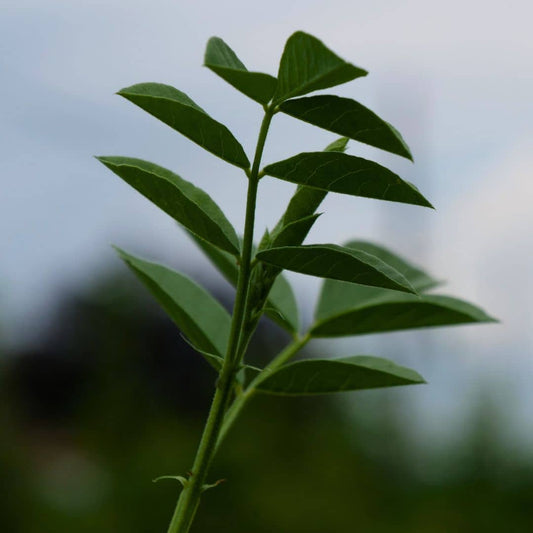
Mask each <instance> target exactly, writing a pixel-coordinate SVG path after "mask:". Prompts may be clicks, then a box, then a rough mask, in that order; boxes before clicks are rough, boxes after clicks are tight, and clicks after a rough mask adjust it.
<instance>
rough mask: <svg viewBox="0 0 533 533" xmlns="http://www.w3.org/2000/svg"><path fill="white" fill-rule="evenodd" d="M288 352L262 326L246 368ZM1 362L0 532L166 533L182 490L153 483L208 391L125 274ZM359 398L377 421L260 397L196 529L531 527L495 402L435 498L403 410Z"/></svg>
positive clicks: (530, 490)
mask: <svg viewBox="0 0 533 533" xmlns="http://www.w3.org/2000/svg"><path fill="white" fill-rule="evenodd" d="M213 292H214V293H215V294H217V295H218V296H219V298H220V300H221V301H223V302H225V303H226V304H228V303H229V302H228V298H227V296H226V295H225V294H224V293H223V291H221V290H220V289H217V288H216V287H215V288H214V290H213ZM282 341H283V333H281V332H279V331H278V330H277V329H275V326H273V325H271V324H270V323H267V322H265V323H264V324H263V325H262V327H261V328H260V330H259V331H258V335H257V337H256V339H255V346H254V350H253V352H254V353H255V354H257V356H256V357H257V360H256V363H258V364H261V363H263V362H264V361H265V360H267V359H268V357H269V356H270V355H271V354H272V353H273V351H274V350H275V349H277V348H278V347H279V346H278V344H281V342H282ZM11 355H12V357H9V358H4V359H3V360H2V361H1V364H2V368H1V371H0V379H1V380H2V383H1V388H0V400H1V401H0V417H1V422H2V433H3V434H2V438H1V439H0V475H1V479H2V484H3V487H4V490H3V491H2V498H1V499H0V514H1V516H2V531H6V532H9V533H37V532H39V533H42V532H43V531H45V532H54V533H61V532H62V531H65V532H67V531H69V532H70V531H76V532H77V533H85V532H87V533H89V532H91V533H92V532H94V531H113V532H114V533H122V532H124V533H126V532H127V533H153V531H155V530H159V531H163V530H164V528H165V527H166V522H165V523H163V522H161V518H162V517H163V518H164V519H165V520H166V512H165V511H166V510H167V509H168V508H169V507H171V506H172V504H173V502H174V501H175V497H176V492H177V491H178V490H179V485H178V484H177V483H175V482H173V481H161V482H160V483H158V484H156V485H153V484H152V483H151V480H152V479H153V478H155V477H157V476H159V475H163V474H178V473H181V472H183V471H184V470H185V469H186V468H187V467H188V464H187V461H188V458H189V457H190V456H191V454H192V453H193V451H194V448H195V446H196V444H197V443H196V439H197V438H198V434H199V432H200V429H201V427H200V426H201V421H202V419H203V416H201V415H202V414H203V413H204V412H205V410H206V409H207V408H208V404H209V400H210V394H211V392H210V391H211V389H212V380H213V379H214V378H215V374H214V373H213V372H212V370H211V369H210V368H209V366H208V365H207V364H206V363H205V362H204V360H203V359H202V358H200V357H198V355H197V354H195V353H194V352H193V350H192V349H190V347H189V346H188V345H187V344H186V343H185V342H184V341H182V340H181V338H180V336H179V332H178V331H177V329H176V328H175V327H174V326H173V325H172V324H171V323H170V321H169V320H168V319H167V318H165V317H164V315H163V313H162V312H160V311H159V310H158V309H157V308H156V307H155V305H154V304H153V303H152V302H151V301H149V300H147V297H146V296H145V294H144V293H142V292H141V293H140V294H139V292H138V285H137V283H136V282H135V281H134V280H133V279H132V278H131V276H128V277H123V276H122V275H121V276H115V275H112V276H109V277H107V278H105V279H102V280H101V282H100V283H99V284H98V286H97V287H95V288H93V289H91V290H89V291H87V292H85V293H83V295H82V296H79V295H78V296H71V297H69V298H67V299H65V301H64V303H63V305H62V306H61V308H60V310H59V312H58V313H57V318H56V320H55V321H54V325H53V326H52V327H51V329H50V331H49V332H48V335H47V336H46V338H43V339H42V343H41V344H40V346H39V347H38V348H34V349H32V350H27V351H24V352H22V353H16V354H11ZM368 394H372V393H368ZM378 394H379V392H378ZM367 397H368V396H367ZM357 398H358V401H359V404H360V406H361V409H365V408H367V409H372V408H373V409H379V414H380V416H376V417H374V418H375V419H376V420H378V421H379V422H375V423H374V424H373V425H372V426H369V425H368V418H367V417H365V418H364V419H363V418H362V419H361V420H360V421H358V422H355V423H353V422H352V423H351V425H350V426H348V424H347V421H346V417H345V416H344V414H343V411H342V409H341V408H340V404H339V403H337V402H336V401H334V400H332V401H329V402H324V401H323V399H322V398H321V399H319V400H318V401H315V399H313V398H296V399H284V398H275V397H266V396H265V397H261V396H259V397H258V398H256V399H255V401H254V403H253V404H252V405H251V406H250V408H249V409H248V410H247V411H246V412H245V414H244V417H245V418H246V420H243V421H242V424H241V423H240V424H238V425H237V426H236V428H235V429H234V431H233V432H232V433H231V434H230V435H229V438H228V440H227V441H226V442H225V443H224V446H223V448H222V449H221V454H220V460H219V461H218V463H217V465H216V470H215V471H214V472H213V476H214V477H213V481H214V480H215V479H217V476H218V477H220V478H223V477H225V475H226V473H227V472H231V478H230V479H228V480H227V483H225V484H223V485H221V486H220V487H219V488H218V489H217V494H216V495H215V496H216V497H215V496H212V495H211V494H210V493H207V495H206V502H205V511H204V513H202V514H201V515H200V516H199V517H198V522H197V523H196V524H195V526H194V528H193V530H194V531H195V532H198V533H200V532H208V531H217V532H228V533H240V532H241V531H242V532H243V533H244V532H246V533H249V532H250V531H253V532H254V533H267V532H268V533H272V532H274V531H275V532H278V531H279V532H280V533H325V532H328V533H333V532H335V533H336V532H339V533H341V532H344V531H352V530H354V529H356V530H358V531H365V532H366V531H368V532H372V533H398V532H403V531H405V532H409V533H419V532H420V533H422V532H423V533H426V532H431V533H435V532H436V533H439V532H446V533H449V532H454V533H455V532H458V533H461V532H465V533H466V532H475V531H484V532H487V531H488V532H492V531H494V532H496V531H497V532H499V533H500V532H501V531H509V532H514V533H519V532H524V533H525V532H529V531H530V530H531V526H532V523H533V521H532V515H531V511H530V502H531V501H532V498H533V470H532V469H531V466H529V467H528V466H527V465H525V464H517V463H516V462H513V461H509V459H508V458H507V457H506V454H505V449H502V448H499V447H497V446H494V441H495V433H496V432H497V427H495V426H494V424H490V423H487V421H490V420H491V416H492V415H493V411H492V410H491V408H490V403H487V402H483V403H482V404H481V408H480V410H479V411H478V412H477V415H476V416H475V417H474V419H473V421H472V424H471V428H472V434H471V437H470V439H469V440H468V441H467V444H466V445H464V446H465V448H464V449H463V450H462V451H461V453H462V455H461V457H460V458H459V459H458V461H460V465H461V468H458V469H456V470H454V473H453V474H452V475H449V476H447V477H446V479H445V481H442V482H441V483H440V484H435V485H431V486H429V485H427V484H425V483H424V482H422V481H421V480H420V479H419V478H418V477H417V476H416V475H415V474H414V473H412V472H413V471H414V470H415V469H414V468H413V466H414V465H415V464H416V462H417V457H416V455H413V454H412V452H411V450H410V448H409V446H407V445H406V443H405V441H404V439H403V437H402V430H401V425H400V424H399V423H397V420H396V418H395V413H396V410H395V408H394V407H395V406H394V403H393V402H397V401H398V398H399V397H398V396H395V397H394V399H393V396H389V395H383V397H382V398H381V399H380V401H379V402H365V395H363V396H361V395H358V396H357ZM365 420H366V421H365ZM244 428H246V430H245V429H244ZM176 443H178V445H176ZM452 452H453V451H450V453H452ZM453 453H457V451H455V452H453ZM387 456H389V457H391V458H392V457H393V458H394V460H389V461H387V460H385V459H386V457H387ZM234 517H239V519H238V521H237V520H236V519H234ZM154 524H159V525H158V527H157V528H156V529H154Z"/></svg>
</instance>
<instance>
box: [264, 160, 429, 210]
mask: <svg viewBox="0 0 533 533" xmlns="http://www.w3.org/2000/svg"><path fill="white" fill-rule="evenodd" d="M263 171H264V173H265V174H268V175H269V176H274V177H275V178H279V179H282V180H285V181H290V182H293V183H299V184H302V185H306V186H308V187H316V188H317V189H322V190H326V191H332V192H338V193H342V194H351V195H353V196H364V197H366V198H376V199H378V200H388V201H391V202H401V203H406V204H414V205H421V206H425V207H433V206H432V205H431V204H430V203H429V202H428V201H427V200H426V199H425V198H424V197H423V196H422V195H421V194H420V192H419V191H418V189H417V188H416V187H415V186H414V185H413V184H411V183H409V182H407V181H404V180H402V179H401V178H400V177H399V176H398V175H397V174H394V172H391V171H390V170H388V169H386V168H385V167H383V166H381V165H379V164H378V163H374V161H369V160H367V159H363V158H362V157H355V156H352V155H347V154H343V153H340V152H307V153H305V152H304V153H302V154H298V155H296V156H294V157H291V158H289V159H285V160H284V161H279V162H277V163H273V164H271V165H268V166H266V167H265V168H264V169H263Z"/></svg>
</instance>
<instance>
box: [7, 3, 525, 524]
mask: <svg viewBox="0 0 533 533" xmlns="http://www.w3.org/2000/svg"><path fill="white" fill-rule="evenodd" d="M532 17H533V4H531V3H530V2H527V1H525V0H516V1H512V2H510V3H507V4H505V3H502V2H496V1H492V0H489V1H484V2H482V1H478V0H466V1H464V0H463V1H461V2H459V1H458V0H450V1H449V2H446V3H436V2H422V1H421V0H413V1H394V2H393V1H390V0H383V1H379V2H359V1H355V2H349V1H341V0H330V1H328V2H318V1H311V0H306V1H301V0H294V1H293V2H290V3H289V2H281V1H279V0H272V1H271V2H268V4H261V3H259V2H249V1H248V2H244V1H237V0H235V1H234V0H227V1H226V2H220V3H216V2H207V1H205V0H197V1H196V2H194V3H192V2H176V1H170V0H153V1H152V2H141V1H139V0H131V1H129V2H125V1H123V0H120V1H119V0H106V1H105V2H103V1H97V0H92V1H91V0H77V1H69V2H66V1H64V0H44V1H43V0H40V1H37V0H17V1H16V2H15V1H14V0H4V2H3V5H2V12H1V15H0V50H1V54H0V65H1V67H0V68H1V72H2V83H1V84H0V97H1V98H0V102H1V103H0V109H1V117H2V119H1V121H0V139H1V141H2V142H1V143H0V155H1V161H2V173H1V175H0V183H1V188H0V191H1V192H0V244H1V248H0V249H1V254H0V422H1V430H0V431H1V435H0V479H1V480H2V481H1V484H2V498H0V517H1V524H2V527H1V529H2V531H6V532H8V533H33V532H37V531H39V532H42V531H46V532H54V533H55V532H57V533H60V532H63V531H78V532H80V533H83V532H85V531H87V532H89V531H91V532H92V531H98V530H100V531H113V532H116V533H121V532H128V533H137V532H139V533H141V532H142V533H144V532H146V533H148V532H155V531H165V528H166V526H167V523H168V520H169V518H170V514H171V512H172V509H173V506H174V502H175V499H176V496H177V493H178V486H176V484H175V483H174V482H172V481H161V482H160V483H157V484H155V485H154V484H152V483H151V480H152V479H153V478H155V477H157V476H159V475H163V474H174V475H176V474H181V473H183V472H185V471H186V470H187V469H188V468H190V463H191V460H192V455H193V453H194V450H195V447H196V444H197V441H198V438H199V433H200V431H201V427H202V424H203V420H204V417H205V415H206V411H207V409H208V405H209V402H210V398H211V394H212V390H213V385H214V379H215V376H214V374H213V373H212V372H211V370H210V368H209V367H208V366H207V365H206V364H205V363H204V361H203V359H201V358H200V357H198V356H197V355H196V354H194V353H192V352H191V350H190V348H189V347H188V346H187V345H186V344H184V343H183V341H182V340H181V338H180V336H179V333H178V331H177V330H176V328H175V327H174V326H173V325H172V324H171V323H170V322H169V321H168V320H167V319H166V318H165V317H164V316H163V314H162V312H161V311H160V310H159V308H158V307H157V305H156V304H154V303H153V302H152V301H151V300H150V298H149V296H148V295H147V294H146V293H145V292H144V290H143V288H142V287H140V286H139V284H138V283H137V281H136V280H135V279H133V277H132V276H131V275H130V274H129V272H128V271H127V270H126V268H125V267H124V266H123V265H122V264H121V263H120V261H119V260H118V258H116V257H115V255H114V253H113V251H112V249H111V247H110V244H112V243H113V244H117V245H119V246H121V247H123V248H125V249H127V250H128V251H130V252H132V253H135V254H139V255H143V256H145V257H149V258H151V259H154V260H158V261H161V262H164V263H166V264H170V265H172V266H174V267H175V268H178V269H180V270H181V271H184V272H185V273H187V274H189V275H190V276H192V277H194V278H195V279H196V280H198V281H200V282H202V283H203V284H204V285H206V286H207V287H209V289H210V290H211V291H212V293H213V294H215V295H216V296H217V297H218V298H219V299H220V300H221V301H222V302H223V303H224V304H225V305H227V306H228V308H229V307H231V303H232V290H231V288H230V287H229V285H228V284H227V283H226V282H225V281H224V280H223V279H222V277H221V276H220V275H219V274H218V273H217V272H215V271H214V269H213V268H212V267H211V266H210V265H209V264H208V262H207V260H205V259H204V258H203V257H202V255H201V253H200V252H199V251H198V250H196V249H195V248H194V245H193V244H192V243H191V242H190V241H189V240H188V238H187V236H186V235H185V234H184V233H183V232H182V231H181V230H180V229H179V228H177V227H176V225H175V224H174V223H173V222H172V220H171V219H170V218H169V217H167V216H166V215H164V214H163V213H161V212H159V211H158V209H157V208H155V207H154V206H152V205H150V204H149V203H148V202H147V201H146V200H145V199H144V198H142V197H141V196H140V195H138V194H137V193H135V192H134V191H133V190H130V189H129V188H128V186H127V185H125V184H124V183H123V182H121V181H120V180H119V179H117V178H116V177H115V176H114V175H113V174H111V173H110V172H109V171H108V170H107V169H105V168H104V167H103V166H102V165H100V164H99V163H98V162H96V161H95V160H94V159H92V157H91V156H92V155H107V154H112V155H129V156H135V157H140V158H143V159H148V160H151V161H154V162H156V163H159V164H161V165H163V166H166V167H169V168H171V169H173V170H174V171H176V172H177V173H179V174H180V175H181V176H182V177H184V178H185V179H187V180H190V181H193V182H195V183H196V184H197V185H198V186H200V187H202V188H204V189H205V190H206V191H208V192H209V193H210V194H211V195H212V196H213V198H214V199H215V200H216V201H217V203H219V205H220V206H221V207H222V208H223V210H224V211H225V213H226V215H227V216H228V218H229V219H230V220H231V222H232V223H234V225H235V226H236V227H239V228H242V224H243V218H244V207H243V206H244V201H245V180H244V177H243V175H241V173H239V172H238V171H237V170H236V169H235V168H234V167H231V166H229V165H227V164H225V163H223V162H222V161H220V160H218V159H217V158H215V157H214V156H211V155H210V154H208V153H206V152H203V151H202V149H201V148H199V147H197V146H196V145H194V144H192V143H190V142H189V141H188V140H187V139H185V138H182V137H180V136H179V134H177V133H176V132H173V131H172V130H171V129H170V128H168V127H166V126H165V125H163V124H161V123H159V122H158V121H157V120H155V119H153V118H152V117H150V116H149V115H147V114H146V113H143V112H142V111H140V110H139V109H137V108H135V107H134V106H132V105H131V104H129V103H128V102H126V101H125V100H122V99H120V98H119V97H117V96H115V95H114V93H115V92H116V91H117V90H119V89H120V88H122V87H125V86H128V85H131V84H133V83H137V82H142V81H158V82H163V83H169V84H171V85H174V86H176V87H177V88H179V89H180V90H182V91H184V92H186V93H187V94H188V95H190V96H191V97H192V98H193V99H194V100H195V101H196V102H197V103H198V104H199V105H200V106H202V107H203V108H204V109H206V110H207V111H208V112H209V113H210V114H211V115H212V116H214V117H215V118H216V119H217V120H219V121H221V122H223V123H224V124H226V125H227V126H228V127H229V128H230V129H231V130H232V131H233V133H234V134H235V135H236V137H237V138H238V139H239V140H240V141H241V143H242V144H243V146H244V147H245V149H247V151H248V152H250V151H251V150H252V148H253V145H254V143H255V137H256V135H257V130H258V126H259V123H260V120H261V108H260V106H258V105H257V104H255V103H254V102H253V101H251V100H248V99H246V97H244V96H243V95H242V94H240V93H237V92H236V91H234V90H233V89H232V88H231V87H230V86H228V85H226V84H225V83H224V82H223V81H222V80H221V79H219V78H217V77H216V76H215V75H213V74H212V73H211V72H210V71H208V70H207V69H205V68H201V64H202V58H203V51H204V47H205V43H206V41H207V39H208V38H209V37H210V36H212V35H218V36H220V37H222V38H223V39H224V40H225V41H226V42H227V43H228V44H229V45H230V46H231V47H232V48H234V50H235V51H236V52H237V54H238V55H239V56H240V58H241V59H242V61H243V62H244V63H245V64H246V65H247V67H248V68H249V69H251V70H261V71H265V72H269V73H271V74H275V73H276V70H277V64H278V61H279V57H280V55H281V52H282V49H283V45H284V43H285V40H286V39H287V38H288V36H289V35H290V34H291V33H293V32H294V31H295V30H298V29H302V30H304V31H307V32H309V33H312V34H314V35H316V36H317V37H319V38H321V39H322V40H323V41H324V42H325V43H326V44H327V45H328V46H329V47H330V48H332V49H333V50H334V51H335V52H337V53H338V54H339V55H340V56H341V57H343V58H345V59H347V60H349V61H352V62H353V63H355V64H356V65H358V66H361V67H364V68H366V69H367V70H369V71H370V75H369V76H368V77H367V78H363V79H361V80H357V81H355V82H352V83H350V84H348V85H346V86H342V87H340V88H337V89H334V90H333V91H332V92H334V93H336V94H341V95H345V96H348V97H350V98H354V99H356V100H359V101H361V102H362V103H363V104H365V105H367V106H369V107H370V108H372V109H373V110H374V111H375V112H376V113H378V114H379V115H380V116H382V117H383V118H385V119H386V120H388V121H389V122H391V123H392V124H394V125H395V126H396V127H397V128H398V129H399V130H400V131H401V132H402V133H403V135H404V137H405V139H406V140H407V142H408V144H409V145H410V147H411V149H412V151H413V153H414V156H415V161H416V162H415V165H412V164H410V163H408V162H404V161H401V160H400V158H398V157H394V156H392V155H391V156H387V155H384V154H382V153H380V152H379V151H377V150H374V149H371V148H368V147H365V146H364V145H358V144H357V143H355V142H352V143H350V145H349V149H348V152H349V153H352V154H354V155H362V156H363V157H369V158H372V159H375V160H378V161H380V162H382V163H383V164H385V165H387V166H389V167H390V168H392V169H393V170H396V171H397V172H398V173H400V175H402V176H403V177H404V178H405V179H407V180H409V181H412V182H414V183H415V184H416V185H417V186H418V187H419V188H420V189H421V191H422V193H423V194H425V195H426V196H427V197H428V198H429V199H430V200H431V201H432V203H433V204H434V205H435V206H436V208H437V209H436V211H430V210H424V209H423V208H417V207H414V206H407V205H395V204H392V203H385V202H376V201H372V200H364V199H358V198H351V197H343V196H341V195H330V196H329V197H328V199H327V201H326V202H325V203H324V205H323V209H322V210H323V211H324V212H325V214H324V215H323V216H322V217H321V218H320V220H319V221H318V223H317V224H316V226H315V227H314V228H313V230H312V233H311V234H310V236H309V238H308V242H317V243H318V242H343V241H345V240H347V239H350V238H354V237H355V238H360V239H368V240H376V241H378V242H380V243H382V244H385V245H387V246H389V247H390V248H392V249H394V250H395V251H396V252H398V253H400V254H402V255H405V256H406V257H409V258H410V259H412V260H413V261H415V262H416V263H418V264H419V265H422V266H424V267H425V268H427V269H428V270H429V271H430V272H431V273H432V274H433V275H435V276H436V277H438V278H440V279H443V280H447V282H448V283H447V286H446V292H447V293H449V294H453V295H456V296H460V297H463V298H465V299H468V300H470V301H472V302H473V303H476V304H478V305H480V306H482V307H483V308H484V309H485V310H486V311H488V312H489V313H490V314H492V315H494V316H496V317H498V318H500V319H501V321H502V323H501V324H497V325H489V326H468V327H465V326H463V327H461V328H456V329H453V328H446V329H441V330H431V331H419V332H412V333H389V334H385V335H381V336H364V337H357V338H348V339H343V340H340V341H335V342H329V341H328V342H327V343H326V342H316V343H315V344H311V345H310V347H309V350H308V352H307V355H308V356H313V355H320V356H330V355H332V356H333V355H354V354H361V353H369V354H374V355H379V356H383V357H387V358H390V359H393V360H395V361H397V362H399V363H402V364H406V365H408V366H412V367H414V368H416V369H417V370H419V371H420V372H421V373H422V375H423V376H424V377H425V378H426V380H427V381H428V382H429V385H424V386H419V387H412V388H407V387H406V388H399V389H391V390H376V391H369V392H364V393H350V394H346V395H343V396H342V397H320V398H312V399H306V398H302V399H284V398H280V399H278V398H274V397H272V398H271V397H267V396H265V397H258V398H257V399H256V400H255V401H254V402H253V403H252V404H251V405H250V406H249V408H248V409H247V410H246V412H245V415H244V417H243V419H242V420H241V421H240V423H239V424H238V425H237V426H236V427H235V429H234V431H233V432H232V433H231V435H230V436H229V438H228V440H227V441H226V443H225V445H224V447H223V448H222V449H221V453H220V456H219V458H218V460H217V462H216V466H215V471H214V472H213V474H212V477H213V479H217V478H227V483H225V484H223V485H221V486H220V487H218V488H217V489H216V490H213V491H209V492H208V493H207V494H206V497H205V499H204V502H203V504H202V507H201V512H200V514H199V519H198V522H197V523H196V524H195V527H194V531H197V532H202V531H206V532H207V531H227V532H232V533H237V532H240V531H242V532H250V531H254V532H258V533H261V532H265V533H266V532H272V531H279V532H287V533H289V532H290V533H300V532H301V533H315V532H316V533H324V532H326V531H327V532H344V531H353V530H354V529H358V530H359V531H369V532H378V533H380V532H387V533H388V532H403V531H405V532H447V533H448V532H471V531H485V532H486V531H498V532H500V531H509V532H526V531H527V532H529V531H531V528H532V526H533V512H532V511H531V508H532V503H533V423H532V417H531V408H530V406H531V404H532V402H533V392H532V390H533V388H532V387H531V385H530V382H531V377H532V374H533V358H532V355H533V353H532V352H533V319H532V316H533V308H532V303H531V302H532V301H533V285H532V282H531V279H532V278H531V271H532V268H533V242H532V237H531V228H532V227H533V210H532V209H531V207H530V203H531V200H532V199H533V180H532V179H531V176H530V174H531V168H532V163H533V150H532V148H533V143H532V141H533V131H532V129H531V118H532V111H533V103H532V98H531V95H532V94H533V61H532V60H533V39H532V38H531V29H530V23H531V19H532ZM334 138H335V137H334V136H333V135H332V134H328V133H327V132H324V131H321V130H319V129H318V128H313V127H312V126H309V125H306V124H304V123H301V122H297V121H295V120H292V119H290V118H289V117H283V116H279V115H278V116H276V119H275V121H274V125H273V128H272V130H271V134H270V136H269V140H268V142H267V148H266V152H265V157H264V161H265V163H268V162H273V161H276V160H279V159H282V158H285V157H289V156H291V155H294V154H296V153H298V152H300V151H312V150H320V149H322V148H323V147H324V146H325V145H326V144H328V143H329V142H331V141H332V140H333V139H334ZM292 190H293V187H292V186H290V185H289V184H287V183H282V182H279V181H277V180H274V179H269V180H267V179H265V180H262V182H261V188H260V200H259V208H258V223H257V234H258V235H259V234H260V233H262V231H263V230H264V228H265V227H266V226H271V225H272V224H273V223H274V222H275V221H276V220H277V218H278V216H279V215H280V213H281V212H282V210H283V207H284V203H285V202H286V201H288V199H289V198H290V195H291V194H292ZM289 278H290V280H291V282H292V283H293V284H294V287H295V290H296V292H297V296H298V299H299V303H300V305H301V310H302V324H303V327H305V325H306V324H307V325H308V324H309V323H310V321H311V318H312V314H313V307H314V302H315V300H316V296H317V294H318V290H319V283H320V282H319V281H318V280H316V279H312V278H308V277H304V276H298V275H290V276H289ZM285 342H287V338H286V337H285V336H284V334H283V332H281V331H280V330H278V329H277V327H276V326H274V325H273V324H270V323H268V322H266V321H265V322H264V323H262V324H261V327H260V330H259V331H258V334H257V337H256V339H255V344H254V348H253V350H252V351H253V353H254V357H255V362H257V363H264V362H265V361H268V359H269V357H271V356H272V354H273V353H274V352H275V351H276V350H278V349H279V348H280V347H281V346H283V344H284V343H285Z"/></svg>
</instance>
